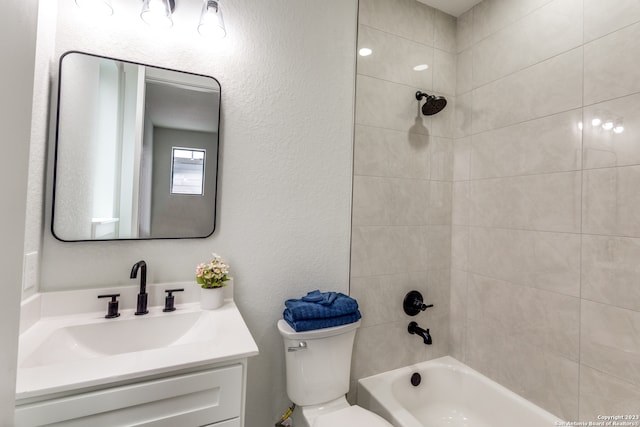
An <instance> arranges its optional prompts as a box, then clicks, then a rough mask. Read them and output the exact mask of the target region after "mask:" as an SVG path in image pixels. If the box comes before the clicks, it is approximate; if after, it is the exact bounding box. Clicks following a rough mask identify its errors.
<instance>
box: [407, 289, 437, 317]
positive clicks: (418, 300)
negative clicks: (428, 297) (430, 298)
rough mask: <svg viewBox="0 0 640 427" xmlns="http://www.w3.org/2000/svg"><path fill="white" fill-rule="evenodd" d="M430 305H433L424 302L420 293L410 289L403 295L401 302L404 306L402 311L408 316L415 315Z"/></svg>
mask: <svg viewBox="0 0 640 427" xmlns="http://www.w3.org/2000/svg"><path fill="white" fill-rule="evenodd" d="M430 307H433V304H429V305H427V304H424V299H423V298H422V294H421V293H420V292H418V291H411V292H409V293H407V295H405V297H404V301H403V302H402V308H404V312H405V313H406V314H408V315H409V316H415V315H416V314H418V313H420V312H421V311H425V310H426V309H427V308H430Z"/></svg>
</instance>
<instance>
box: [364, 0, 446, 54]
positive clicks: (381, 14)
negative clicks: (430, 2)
mask: <svg viewBox="0 0 640 427" xmlns="http://www.w3.org/2000/svg"><path fill="white" fill-rule="evenodd" d="M359 5H360V10H359V16H358V18H359V22H360V23H361V24H365V25H368V26H370V27H374V28H377V29H379V30H382V31H385V32H387V33H391V34H395V35H398V36H401V37H404V38H407V39H409V40H413V41H417V42H420V43H423V44H426V45H428V46H433V45H434V32H435V24H434V19H435V17H434V13H435V9H433V8H431V7H429V6H426V5H424V4H422V3H419V2H417V1H414V0H361V1H360V2H359Z"/></svg>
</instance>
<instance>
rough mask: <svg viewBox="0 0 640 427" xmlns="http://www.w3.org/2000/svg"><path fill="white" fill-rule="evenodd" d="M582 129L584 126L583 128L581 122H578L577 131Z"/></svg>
mask: <svg viewBox="0 0 640 427" xmlns="http://www.w3.org/2000/svg"><path fill="white" fill-rule="evenodd" d="M583 127H584V126H583V124H582V122H578V129H580V130H582V128H583Z"/></svg>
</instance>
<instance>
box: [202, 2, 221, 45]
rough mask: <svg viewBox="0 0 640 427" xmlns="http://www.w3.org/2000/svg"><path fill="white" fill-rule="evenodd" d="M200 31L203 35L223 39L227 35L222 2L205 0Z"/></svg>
mask: <svg viewBox="0 0 640 427" xmlns="http://www.w3.org/2000/svg"><path fill="white" fill-rule="evenodd" d="M198 32H199V33H200V35H201V36H204V37H211V38H216V39H221V38H223V37H224V36H226V35H227V30H226V29H225V27H224V19H223V18H222V11H221V10H220V4H219V2H218V1H216V0H204V4H203V5H202V13H201V14H200V23H199V24H198Z"/></svg>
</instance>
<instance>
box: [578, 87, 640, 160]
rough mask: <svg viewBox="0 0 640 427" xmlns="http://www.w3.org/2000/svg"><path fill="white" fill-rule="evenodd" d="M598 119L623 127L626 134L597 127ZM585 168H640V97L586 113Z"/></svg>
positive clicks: (588, 108) (605, 103)
mask: <svg viewBox="0 0 640 427" xmlns="http://www.w3.org/2000/svg"><path fill="white" fill-rule="evenodd" d="M594 119H599V120H601V121H602V122H603V123H605V122H609V121H610V122H612V123H613V124H614V126H617V125H622V126H623V127H624V130H623V132H622V133H617V132H614V131H613V129H609V130H607V129H604V128H603V127H602V124H599V125H596V126H594V125H593V124H592V123H594V122H593V121H594ZM583 135H584V136H583V138H584V167H585V168H586V169H591V168H602V167H609V166H626V165H636V164H640V144H638V141H639V140H640V94H634V95H629V96H625V97H622V98H618V99H614V100H612V101H607V102H602V103H599V104H595V105H591V106H589V107H585V109H584V133H583Z"/></svg>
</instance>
